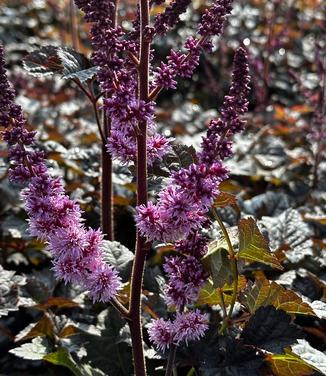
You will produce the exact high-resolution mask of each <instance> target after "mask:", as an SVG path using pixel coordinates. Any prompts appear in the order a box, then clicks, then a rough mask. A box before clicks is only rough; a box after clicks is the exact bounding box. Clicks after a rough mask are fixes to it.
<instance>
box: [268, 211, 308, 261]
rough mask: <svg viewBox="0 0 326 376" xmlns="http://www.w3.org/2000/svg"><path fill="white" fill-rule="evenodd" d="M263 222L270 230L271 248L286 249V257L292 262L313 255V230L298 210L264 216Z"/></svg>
mask: <svg viewBox="0 0 326 376" xmlns="http://www.w3.org/2000/svg"><path fill="white" fill-rule="evenodd" d="M261 223H262V224H263V225H264V226H265V228H266V229H267V231H268V236H269V245H270V247H271V249H272V250H276V249H279V248H281V247H282V248H283V249H286V257H287V258H288V259H289V260H290V261H291V262H293V263H297V262H299V261H301V260H302V259H303V258H304V257H305V256H312V255H313V251H312V246H313V243H312V240H311V231H310V229H309V226H308V225H307V224H306V223H305V222H304V221H303V220H302V217H301V215H300V213H299V212H298V211H297V210H294V209H288V210H286V211H284V212H283V213H282V214H280V215H279V216H277V217H263V218H262V220H261Z"/></svg>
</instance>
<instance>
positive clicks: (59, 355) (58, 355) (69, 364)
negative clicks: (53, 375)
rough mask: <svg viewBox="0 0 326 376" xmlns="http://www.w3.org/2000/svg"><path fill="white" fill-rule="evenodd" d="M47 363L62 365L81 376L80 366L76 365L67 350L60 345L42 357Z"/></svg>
mask: <svg viewBox="0 0 326 376" xmlns="http://www.w3.org/2000/svg"><path fill="white" fill-rule="evenodd" d="M43 360H46V361H47V362H49V363H52V364H55V365H57V366H62V367H66V368H68V369H70V371H71V372H72V373H73V374H74V375H76V376H82V372H81V370H80V368H79V367H78V366H77V364H76V362H75V361H74V360H73V359H72V357H71V355H70V354H69V352H68V351H67V350H66V349H65V348H63V347H60V348H59V349H58V350H57V351H56V352H53V353H50V354H47V355H45V356H44V357H43Z"/></svg>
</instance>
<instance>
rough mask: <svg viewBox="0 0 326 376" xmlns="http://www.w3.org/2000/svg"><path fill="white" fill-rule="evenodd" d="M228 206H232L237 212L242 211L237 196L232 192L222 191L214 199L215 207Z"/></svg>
mask: <svg viewBox="0 0 326 376" xmlns="http://www.w3.org/2000/svg"><path fill="white" fill-rule="evenodd" d="M227 206H232V207H233V209H235V210H236V211H237V212H239V211H240V208H239V205H238V200H237V198H236V196H235V195H233V194H232V193H228V192H222V191H221V192H220V193H219V195H218V196H217V198H216V199H215V201H214V207H216V208H226V207H227Z"/></svg>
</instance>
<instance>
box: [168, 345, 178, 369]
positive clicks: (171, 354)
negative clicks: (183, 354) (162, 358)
mask: <svg viewBox="0 0 326 376" xmlns="http://www.w3.org/2000/svg"><path fill="white" fill-rule="evenodd" d="M176 354H177V346H176V345H174V344H172V345H171V347H170V352H169V357H168V362H167V365H166V371H165V376H171V375H172V372H173V367H174V362H175V356H176Z"/></svg>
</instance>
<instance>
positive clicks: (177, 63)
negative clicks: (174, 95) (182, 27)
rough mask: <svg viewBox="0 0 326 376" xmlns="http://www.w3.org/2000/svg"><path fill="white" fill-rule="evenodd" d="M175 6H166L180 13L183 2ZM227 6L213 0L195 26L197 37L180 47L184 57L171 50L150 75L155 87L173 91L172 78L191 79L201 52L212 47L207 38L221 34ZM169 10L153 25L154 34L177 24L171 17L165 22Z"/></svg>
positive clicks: (225, 2)
mask: <svg viewBox="0 0 326 376" xmlns="http://www.w3.org/2000/svg"><path fill="white" fill-rule="evenodd" d="M179 2H180V4H179ZM179 2H178V1H176V2H173V3H172V4H171V5H170V7H171V9H172V7H173V6H176V7H177V6H178V7H180V8H178V9H184V8H183V7H186V6H187V5H186V2H185V0H183V1H181V0H179ZM231 4H232V0H215V1H214V2H213V4H212V5H211V6H210V7H209V8H208V9H207V10H206V12H205V13H204V15H203V16H202V18H201V21H200V22H199V25H198V30H197V31H198V34H199V35H200V36H201V37H199V38H194V37H189V38H188V39H187V40H186V42H185V44H184V49H185V50H186V52H185V53H183V52H181V51H175V50H171V52H170V54H169V56H168V57H167V63H163V62H162V63H161V65H160V66H159V67H157V68H156V70H155V71H154V84H155V85H156V86H157V87H161V88H165V89H175V88H176V81H175V79H176V77H178V76H179V77H191V76H192V74H193V72H194V70H195V68H196V67H197V66H198V64H199V58H200V54H201V53H202V52H203V51H206V52H211V51H212V48H213V45H212V42H211V37H212V36H218V35H220V34H221V33H222V31H223V25H224V23H225V21H226V17H227V15H228V14H230V13H231V11H232V7H231ZM170 7H168V8H167V9H166V11H165V12H164V13H162V14H161V15H159V16H157V18H156V21H157V20H158V21H157V22H158V25H157V30H158V33H164V32H165V30H166V28H167V26H168V24H169V22H170V23H171V24H174V23H176V22H177V20H178V16H177V17H172V19H170V18H169V16H168V15H169V14H170V12H169V9H170ZM165 20H167V21H165ZM159 21H160V22H159Z"/></svg>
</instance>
